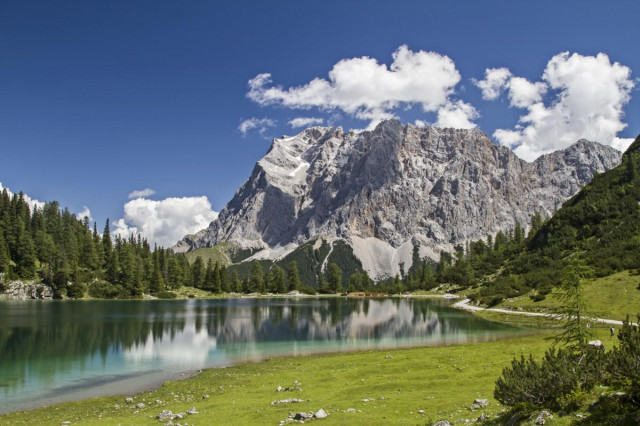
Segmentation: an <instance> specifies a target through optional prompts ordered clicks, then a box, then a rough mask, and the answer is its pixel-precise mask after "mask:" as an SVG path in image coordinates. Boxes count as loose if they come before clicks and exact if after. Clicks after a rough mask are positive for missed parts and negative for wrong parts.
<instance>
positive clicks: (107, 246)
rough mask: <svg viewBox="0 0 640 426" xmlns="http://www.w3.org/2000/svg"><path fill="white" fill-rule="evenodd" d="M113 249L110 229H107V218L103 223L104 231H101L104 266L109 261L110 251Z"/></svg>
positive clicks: (106, 266)
mask: <svg viewBox="0 0 640 426" xmlns="http://www.w3.org/2000/svg"><path fill="white" fill-rule="evenodd" d="M112 250H113V242H112V241H111V231H110V230H109V219H107V222H106V223H105V225H104V231H103V232H102V255H103V259H104V265H105V268H108V265H107V263H109V262H110V261H111V259H110V257H111V251H112Z"/></svg>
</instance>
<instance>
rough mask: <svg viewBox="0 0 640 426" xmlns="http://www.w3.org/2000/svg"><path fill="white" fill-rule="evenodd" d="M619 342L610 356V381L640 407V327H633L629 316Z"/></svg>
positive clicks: (608, 368)
mask: <svg viewBox="0 0 640 426" xmlns="http://www.w3.org/2000/svg"><path fill="white" fill-rule="evenodd" d="M638 321H640V315H639V316H638ZM618 340H619V344H618V346H617V347H616V348H615V349H614V350H613V352H612V353H611V355H610V356H609V362H608V366H607V370H608V372H609V374H610V377H609V381H610V383H611V384H613V385H614V386H617V387H620V388H621V389H623V390H625V391H626V392H627V393H628V394H629V397H630V399H631V400H632V401H633V402H634V403H635V405H640V327H637V326H634V325H632V324H631V323H630V322H629V317H628V316H627V319H626V321H624V322H623V325H622V328H621V329H620V331H619V332H618Z"/></svg>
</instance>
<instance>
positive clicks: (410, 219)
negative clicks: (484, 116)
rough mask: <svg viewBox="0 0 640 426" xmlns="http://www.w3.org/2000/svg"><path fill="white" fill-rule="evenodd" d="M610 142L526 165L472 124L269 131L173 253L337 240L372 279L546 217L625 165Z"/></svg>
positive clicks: (572, 148) (393, 122)
mask: <svg viewBox="0 0 640 426" xmlns="http://www.w3.org/2000/svg"><path fill="white" fill-rule="evenodd" d="M620 159H621V153H620V152H619V151H617V150H615V149H613V148H611V147H608V146H604V145H600V144H598V143H594V142H589V141H586V140H580V141H578V142H577V143H576V144H574V145H572V146H570V147H569V148H567V149H566V150H564V151H557V152H554V153H552V154H548V155H544V156H542V157H540V158H538V159H537V160H536V161H534V162H533V163H527V162H525V161H523V160H521V159H519V158H518V157H516V156H515V154H513V152H512V151H511V150H509V149H508V148H506V147H501V146H498V145H496V144H495V143H493V142H492V141H491V140H490V139H489V137H488V136H487V135H485V134H484V133H482V132H481V131H479V130H476V129H473V130H460V129H440V128H436V127H425V128H419V127H415V126H412V125H407V126H403V125H402V124H401V123H400V122H399V121H397V120H389V121H385V122H382V123H380V124H379V125H378V126H377V127H376V129H375V130H373V131H371V132H362V133H355V132H353V131H349V132H346V133H345V132H344V131H343V130H342V128H339V127H338V128H335V127H312V128H309V129H307V130H305V131H303V132H302V133H300V134H298V135H296V136H294V137H288V138H282V139H275V140H274V141H273V145H272V146H271V149H270V150H269V152H268V153H267V155H266V156H265V157H264V158H262V159H261V160H260V161H258V163H257V164H256V166H255V168H254V170H253V173H252V174H251V177H250V178H249V179H248V180H247V181H246V182H245V183H244V184H243V185H242V186H241V187H240V189H239V190H238V191H237V192H236V194H235V196H234V197H233V199H232V200H231V201H230V202H229V204H227V206H226V207H225V208H224V209H223V210H222V211H221V212H220V215H219V216H218V218H217V219H216V220H215V221H214V222H212V223H211V225H210V226H209V228H207V229H205V230H202V231H200V232H199V233H197V234H195V235H188V236H186V237H185V238H184V239H183V240H182V241H180V242H179V243H178V244H177V245H176V246H175V247H174V250H175V251H179V252H180V251H188V250H191V249H195V248H199V247H208V246H213V245H215V244H218V243H220V242H223V241H234V242H236V243H237V244H239V245H240V246H241V247H245V248H249V247H251V248H274V247H283V246H286V245H292V246H294V245H297V244H301V243H303V242H305V241H308V240H309V239H311V238H316V237H320V236H325V237H329V238H341V239H344V240H346V241H348V242H349V243H350V244H351V246H352V247H353V248H354V252H355V254H356V256H358V258H359V259H360V260H361V261H362V263H363V266H364V267H365V269H367V270H368V272H369V273H370V274H372V276H374V277H377V278H380V277H382V276H384V275H393V274H395V273H397V271H398V263H399V262H403V261H404V262H405V265H406V266H407V267H408V266H410V262H411V251H412V248H413V245H414V244H420V247H421V249H420V250H421V255H423V256H424V255H428V256H430V257H432V258H434V259H436V258H438V256H439V252H440V251H441V250H451V249H452V248H453V246H454V245H456V244H460V243H463V242H465V241H468V240H472V239H478V238H484V237H486V236H487V235H488V234H495V233H496V232H498V231H500V230H506V229H510V228H513V226H515V223H516V221H517V222H519V223H521V224H522V225H526V224H528V223H529V220H530V218H531V216H532V214H533V213H534V212H535V211H539V212H542V213H544V214H547V215H549V214H551V213H552V212H553V210H554V208H555V206H556V205H559V204H561V203H562V202H563V201H564V200H566V199H567V198H569V197H571V196H572V195H573V194H575V193H576V192H577V191H578V190H579V189H580V187H581V186H583V185H585V184H586V183H588V182H589V181H590V180H591V178H592V177H593V175H594V174H595V173H596V172H598V173H600V172H604V171H605V170H608V169H610V168H612V167H615V166H616V165H618V164H619V163H620Z"/></svg>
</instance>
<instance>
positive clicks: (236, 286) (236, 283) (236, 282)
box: [231, 269, 242, 293]
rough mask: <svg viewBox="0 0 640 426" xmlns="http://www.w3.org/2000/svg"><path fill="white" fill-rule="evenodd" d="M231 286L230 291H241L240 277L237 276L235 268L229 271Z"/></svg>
mask: <svg viewBox="0 0 640 426" xmlns="http://www.w3.org/2000/svg"><path fill="white" fill-rule="evenodd" d="M231 287H232V291H234V292H236V293H242V281H240V277H238V271H236V270H235V269H234V270H233V272H231Z"/></svg>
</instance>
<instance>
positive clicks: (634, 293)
mask: <svg viewBox="0 0 640 426" xmlns="http://www.w3.org/2000/svg"><path fill="white" fill-rule="evenodd" d="M639 285H640V275H635V274H633V273H632V272H630V271H623V272H619V273H617V274H613V275H610V276H608V277H604V278H596V279H591V280H588V281H586V282H585V284H584V298H585V302H586V303H587V309H588V315H589V316H591V317H598V318H608V319H615V320H620V321H621V320H623V319H625V318H626V316H627V315H630V317H631V319H635V318H636V315H637V314H638V313H640V290H638V286H639ZM562 303H563V302H562V301H561V300H560V298H559V296H558V291H557V289H555V290H554V291H552V292H551V293H549V294H548V295H547V296H546V297H545V299H544V300H542V301H540V302H534V301H533V300H531V299H530V298H529V296H528V295H527V296H521V297H518V298H514V299H507V300H505V301H503V302H502V303H500V304H499V305H497V306H496V308H503V309H520V310H523V311H531V312H558V311H559V310H560V307H561V305H562Z"/></svg>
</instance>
